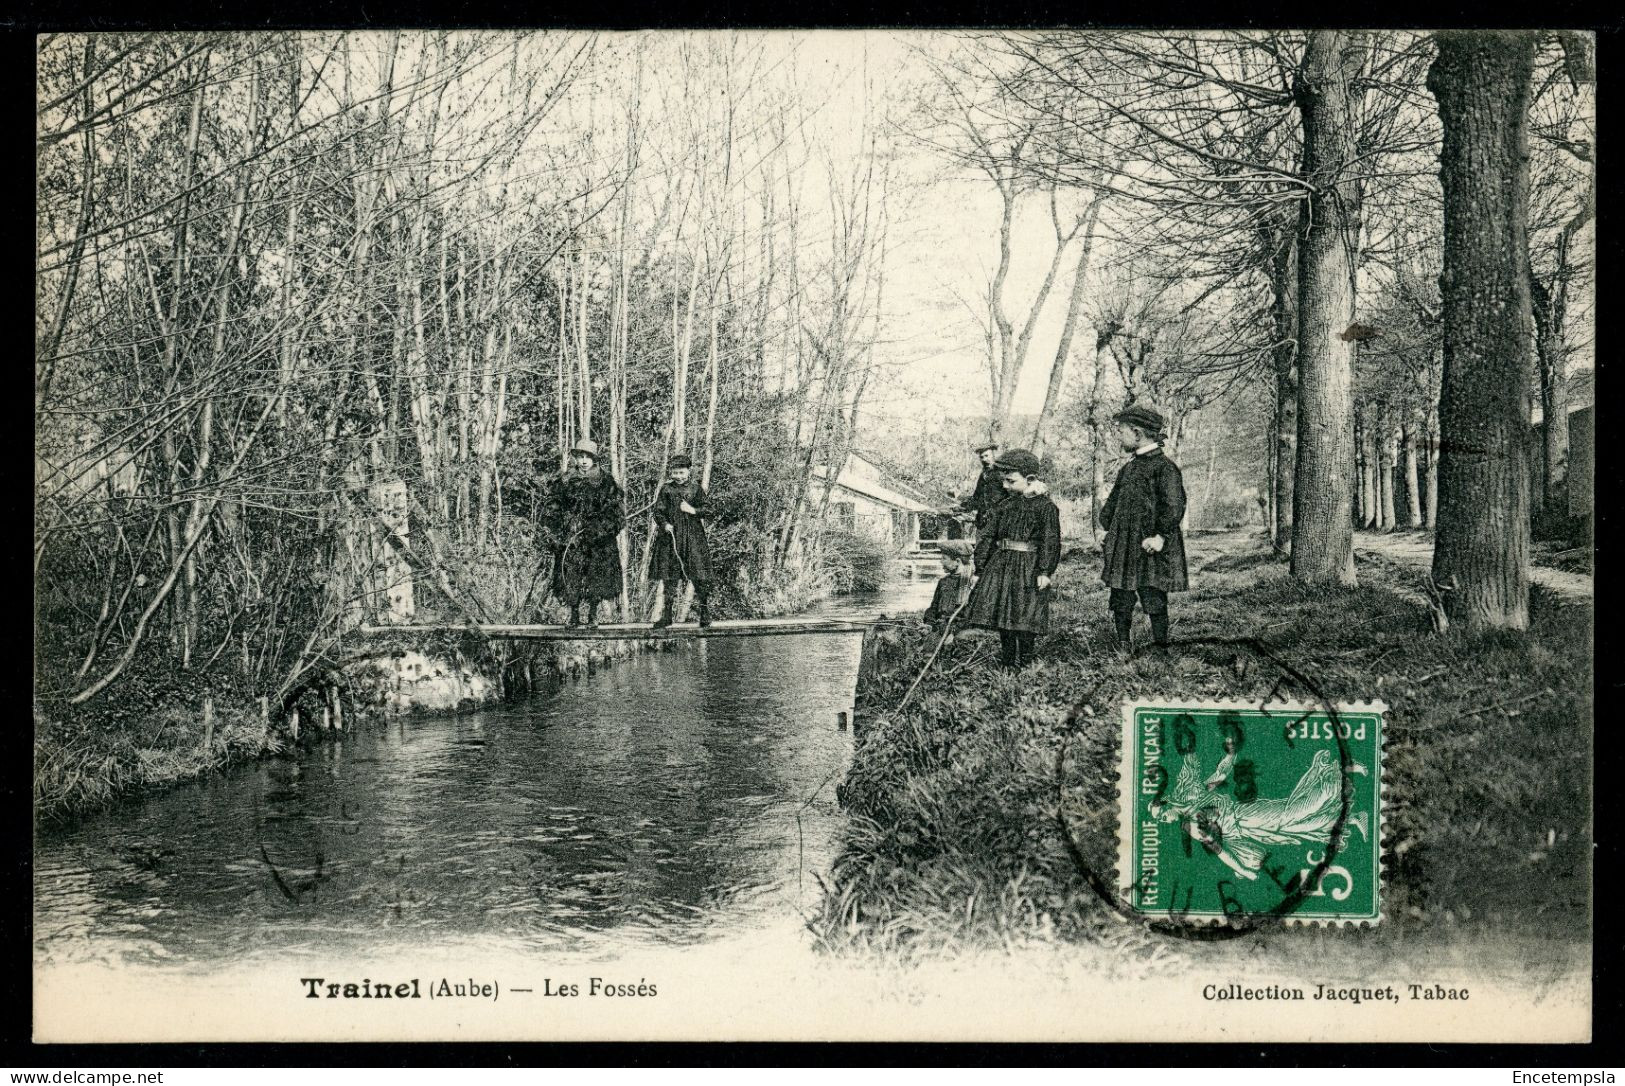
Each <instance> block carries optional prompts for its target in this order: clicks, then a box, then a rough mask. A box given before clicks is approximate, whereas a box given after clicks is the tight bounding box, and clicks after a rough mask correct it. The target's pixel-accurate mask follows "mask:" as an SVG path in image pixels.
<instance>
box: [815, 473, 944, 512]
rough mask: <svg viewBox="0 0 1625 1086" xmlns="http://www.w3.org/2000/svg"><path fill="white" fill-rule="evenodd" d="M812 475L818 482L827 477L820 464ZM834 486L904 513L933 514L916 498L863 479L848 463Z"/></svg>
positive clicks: (931, 509)
mask: <svg viewBox="0 0 1625 1086" xmlns="http://www.w3.org/2000/svg"><path fill="white" fill-rule="evenodd" d="M812 473H813V478H815V479H818V480H820V481H822V480H824V479H825V478H827V477H828V472H827V471H826V469H825V468H824V467H823V465H821V464H820V465H817V466H815V467H814V468H813V470H812ZM835 485H836V486H837V487H838V488H840V489H841V490H849V491H851V492H852V493H854V494H861V495H862V496H863V497H865V498H869V499H872V500H873V501H877V502H884V503H885V504H887V505H891V506H895V507H897V508H898V509H902V510H904V511H906V512H910V513H931V512H935V510H934V509H933V508H932V507H931V506H929V505H927V504H925V503H924V502H922V501H920V500H918V499H917V498H911V497H909V496H908V495H907V494H904V493H902V492H900V491H897V490H893V489H892V488H891V487H889V486H886V485H885V484H884V483H879V482H876V481H875V480H873V479H865V478H863V477H862V476H860V475H859V474H858V473H857V472H854V471H852V470H851V468H850V462H848V466H847V467H844V468H842V469H841V473H840V474H839V475H837V476H836V477H835Z"/></svg>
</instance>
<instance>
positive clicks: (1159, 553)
mask: <svg viewBox="0 0 1625 1086" xmlns="http://www.w3.org/2000/svg"><path fill="white" fill-rule="evenodd" d="M1112 421H1114V422H1116V423H1117V440H1118V441H1119V442H1120V443H1121V444H1122V446H1123V449H1124V451H1125V452H1132V453H1133V454H1134V455H1133V456H1132V457H1131V458H1130V459H1129V462H1128V463H1126V464H1124V465H1123V467H1122V469H1121V470H1119V471H1118V473H1117V482H1116V483H1114V484H1113V485H1112V492H1111V496H1110V497H1108V498H1107V499H1106V504H1105V505H1104V506H1102V507H1101V510H1100V519H1101V523H1102V524H1104V525H1105V527H1106V542H1105V547H1104V553H1105V566H1104V568H1103V569H1102V570H1101V575H1100V576H1101V580H1103V581H1105V582H1106V586H1107V587H1108V588H1110V589H1111V599H1110V604H1109V605H1110V607H1111V612H1112V622H1113V625H1114V626H1115V629H1116V635H1117V644H1118V646H1119V647H1121V648H1125V649H1126V648H1128V647H1129V645H1130V644H1131V639H1132V630H1133V625H1134V600H1135V598H1136V597H1138V598H1139V601H1140V606H1141V607H1142V608H1143V609H1144V610H1145V613H1146V616H1147V617H1148V618H1149V619H1150V620H1151V637H1152V640H1153V641H1154V642H1155V643H1156V645H1157V647H1158V649H1159V651H1161V650H1165V649H1166V646H1167V644H1168V593H1170V592H1183V591H1185V589H1186V588H1188V587H1189V583H1188V581H1187V579H1186V570H1185V535H1184V531H1183V529H1182V528H1181V527H1180V522H1181V521H1183V520H1184V519H1185V482H1184V479H1183V477H1182V476H1181V475H1180V473H1179V467H1178V466H1177V465H1176V464H1175V463H1174V462H1173V461H1172V460H1170V459H1168V457H1167V456H1166V455H1164V454H1163V451H1162V444H1161V443H1162V441H1163V440H1165V439H1164V436H1163V421H1162V416H1161V415H1159V414H1157V412H1155V411H1153V410H1151V409H1150V408H1149V407H1143V406H1140V405H1135V406H1133V407H1129V408H1126V409H1124V410H1122V411H1119V412H1118V413H1117V414H1116V415H1113V416H1112Z"/></svg>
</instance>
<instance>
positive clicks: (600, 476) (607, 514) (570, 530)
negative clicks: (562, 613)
mask: <svg viewBox="0 0 1625 1086" xmlns="http://www.w3.org/2000/svg"><path fill="white" fill-rule="evenodd" d="M555 493H556V495H557V497H556V498H555V501H554V515H555V517H556V518H557V520H556V524H555V531H556V534H557V537H558V539H559V540H560V543H559V547H558V552H557V558H556V559H555V562H554V565H553V592H554V594H555V595H557V596H558V597H559V598H560V599H562V600H563V601H564V603H565V605H566V606H567V607H569V608H570V618H569V621H568V622H567V623H566V625H569V626H579V625H580V624H581V620H580V619H579V618H578V617H577V614H576V612H577V610H578V609H584V610H585V612H586V622H587V627H588V629H591V628H593V627H595V626H597V625H598V604H599V603H601V602H602V601H604V600H609V599H614V598H615V597H616V596H618V595H620V593H621V551H620V547H619V546H618V545H617V537H619V536H620V534H621V524H622V521H623V519H624V513H623V510H622V508H621V487H620V484H618V483H617V482H616V481H615V479H614V478H613V477H612V476H611V475H610V474H609V472H607V471H605V470H604V469H603V468H601V467H600V466H599V464H598V445H597V443H596V442H593V441H588V440H585V439H583V440H581V441H578V442H576V443H575V445H574V446H573V447H572V448H571V449H570V470H569V471H568V472H566V473H565V475H564V477H563V478H561V479H560V480H559V482H558V485H557V487H556V489H555Z"/></svg>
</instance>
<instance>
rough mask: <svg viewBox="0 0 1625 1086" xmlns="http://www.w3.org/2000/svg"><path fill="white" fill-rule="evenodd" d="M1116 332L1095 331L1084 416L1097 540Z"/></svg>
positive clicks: (1091, 518)
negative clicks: (1105, 406)
mask: <svg viewBox="0 0 1625 1086" xmlns="http://www.w3.org/2000/svg"><path fill="white" fill-rule="evenodd" d="M1114 334H1115V333H1114V332H1112V331H1110V330H1103V331H1100V332H1097V333H1096V334H1095V375H1094V380H1093V381H1092V382H1091V383H1090V385H1089V402H1088V411H1087V415H1086V418H1087V419H1088V423H1089V527H1090V530H1091V531H1092V532H1093V533H1094V537H1095V538H1096V539H1099V538H1100V533H1101V531H1102V529H1103V527H1104V526H1103V525H1102V524H1101V523H1100V507H1101V506H1102V505H1104V504H1105V503H1106V450H1107V445H1106V438H1107V434H1106V420H1105V419H1104V418H1103V417H1102V415H1101V404H1102V403H1104V401H1105V399H1106V352H1107V351H1108V350H1109V349H1110V346H1111V340H1112V336H1113V335H1114Z"/></svg>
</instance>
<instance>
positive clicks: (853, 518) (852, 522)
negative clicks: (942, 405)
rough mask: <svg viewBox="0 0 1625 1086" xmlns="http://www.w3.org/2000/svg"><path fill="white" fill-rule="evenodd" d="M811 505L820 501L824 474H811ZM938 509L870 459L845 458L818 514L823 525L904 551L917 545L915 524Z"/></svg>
mask: <svg viewBox="0 0 1625 1086" xmlns="http://www.w3.org/2000/svg"><path fill="white" fill-rule="evenodd" d="M812 476H813V486H812V500H814V501H821V500H822V499H823V493H824V487H825V486H830V485H831V483H830V477H829V469H828V467H827V466H825V465H822V464H819V465H816V466H814V467H813V469H812ZM936 508H938V506H937V505H936V504H933V502H932V501H931V499H930V496H929V495H927V494H926V493H925V492H923V491H922V490H920V489H919V488H917V487H914V486H911V485H910V484H908V483H906V482H904V481H903V480H902V479H900V478H898V477H897V474H896V473H895V472H893V471H891V470H889V469H888V468H886V467H885V466H884V465H882V464H881V463H879V462H878V461H877V459H876V458H873V457H870V456H866V455H864V454H863V453H860V452H856V451H854V452H850V453H848V454H847V457H846V461H845V463H843V464H842V465H841V469H840V471H839V472H837V473H836V475H835V478H834V482H833V485H832V487H831V490H830V495H829V505H828V506H827V507H826V511H825V514H824V518H825V523H826V524H829V525H831V526H833V527H839V528H844V529H846V530H847V531H850V532H856V533H858V534H860V535H863V536H866V537H868V538H869V539H872V540H874V541H875V542H877V543H879V544H881V545H883V546H885V547H888V548H892V549H896V550H907V549H909V548H911V547H913V546H914V545H915V544H916V543H918V542H919V539H920V520H921V518H922V517H924V516H929V515H930V514H931V513H932V512H933V511H934V510H935V509H936Z"/></svg>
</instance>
